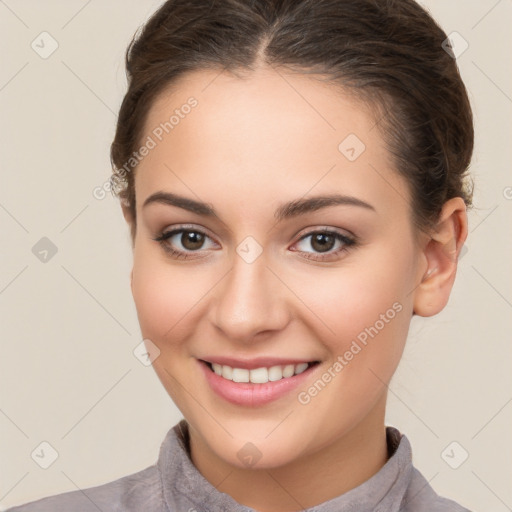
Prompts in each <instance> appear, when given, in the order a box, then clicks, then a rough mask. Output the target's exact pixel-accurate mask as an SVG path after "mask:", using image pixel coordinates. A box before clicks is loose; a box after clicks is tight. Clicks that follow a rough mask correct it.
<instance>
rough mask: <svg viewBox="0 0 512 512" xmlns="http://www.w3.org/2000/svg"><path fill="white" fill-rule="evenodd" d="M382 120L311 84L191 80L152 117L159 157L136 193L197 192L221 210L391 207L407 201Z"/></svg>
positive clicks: (149, 163)
mask: <svg viewBox="0 0 512 512" xmlns="http://www.w3.org/2000/svg"><path fill="white" fill-rule="evenodd" d="M190 105H194V106H190ZM376 116H377V114H376V113H374V112H373V111H372V109H371V107H370V106H369V105H368V104H366V103H364V102H363V101H361V100H359V99H356V98H355V97H354V96H353V95H350V94H347V93H346V92H343V90H342V89H341V88H335V87H334V86H333V85H329V84H327V83H324V82H321V81H320V80H318V79H315V78H313V77H311V76H306V75H300V74H291V73H286V72H285V71H283V70H276V69H269V68H262V69H259V70H257V71H254V72H251V73H247V74H244V75H243V76H241V77H239V76H234V75H232V74H229V73H227V72H225V71H224V72H221V71H218V70H215V71H214V70H207V71H197V72H193V73H189V74H187V75H184V76H183V77H182V78H181V79H180V80H179V81H178V82H176V83H174V84H173V86H172V88H169V89H168V90H167V91H165V92H164V93H162V94H161V95H160V96H159V97H158V98H157V100H156V101H155V102H154V103H153V105H152V106H151V108H150V111H149V113H148V116H147V119H146V123H145V129H144V134H143V137H142V142H144V141H146V140H148V138H151V139H152V141H153V143H154V147H153V148H152V149H151V151H149V153H148V154H147V156H145V157H144V159H143V160H142V161H141V163H140V164H139V166H138V168H137V172H136V191H137V192H136V193H137V196H138V197H140V198H141V199H143V198H144V197H147V196H148V195H149V194H151V193H153V192H155V191H156V190H162V189H168V190H171V191H172V190H178V191H180V192H184V193H188V194H189V195H190V192H193V193H194V195H197V196H198V197H201V198H204V199H205V200H208V202H211V203H214V204H215V203H216V200H215V198H216V197H221V198H222V199H223V200H225V196H226V194H227V193H228V192H229V196H230V197H231V198H232V200H236V199H241V198H247V194H248V191H250V193H251V197H253V198H259V199H261V198H266V199H267V200H270V201H272V200H274V199H276V198H277V197H279V196H280V197H281V199H287V198H283V197H282V196H283V194H287V195H288V196H289V198H291V199H294V198H297V197H301V196H304V195H305V194H307V193H308V191H312V193H313V192H322V193H325V192H333V191H335V192H343V193H350V194H353V195H359V196H360V197H361V198H362V199H367V200H370V199H372V200H373V201H376V200H378V201H380V202H381V203H382V202H384V203H388V204H391V203H392V202H393V201H394V202H396V200H397V194H398V195H401V196H403V197H405V196H406V195H407V191H406V186H405V184H404V183H403V180H402V179H401V178H400V177H399V176H398V174H397V173H396V172H395V171H394V169H393V164H392V161H391V158H390V155H389V152H388V151H387V149H386V147H385V145H384V142H383V139H382V137H381V134H380V132H379V129H378V128H377V127H376ZM152 145H153V144H152ZM187 189H188V190H187Z"/></svg>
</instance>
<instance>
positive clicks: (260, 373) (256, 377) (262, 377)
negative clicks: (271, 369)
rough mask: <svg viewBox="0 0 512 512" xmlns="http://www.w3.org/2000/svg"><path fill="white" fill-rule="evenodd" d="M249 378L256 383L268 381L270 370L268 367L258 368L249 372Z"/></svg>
mask: <svg viewBox="0 0 512 512" xmlns="http://www.w3.org/2000/svg"><path fill="white" fill-rule="evenodd" d="M249 380H250V381H251V382H254V383H255V384H265V382H268V370H267V369H266V368H256V369H255V370H251V371H250V372H249Z"/></svg>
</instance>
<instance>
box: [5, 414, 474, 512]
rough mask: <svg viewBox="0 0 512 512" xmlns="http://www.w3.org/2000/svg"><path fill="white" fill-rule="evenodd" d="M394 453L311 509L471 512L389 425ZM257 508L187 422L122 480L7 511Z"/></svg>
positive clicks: (219, 511) (231, 511) (225, 511)
mask: <svg viewBox="0 0 512 512" xmlns="http://www.w3.org/2000/svg"><path fill="white" fill-rule="evenodd" d="M386 435H387V442H388V451H389V454H390V457H389V459H388V461H387V462H386V464H385V465H384V466H383V467H382V468H381V469H380V470H379V472H378V473H376V474H375V475H374V476H372V477H371V478H370V479H369V480H367V481H366V482H364V483H363V484H361V485H359V486H358V487H356V488H355V489H352V490H350V491H349V492H347V493H345V494H342V495H341V496H338V497H336V498H333V499H332V500H329V501H326V502H324V503H321V504H319V505H316V506H315V507H313V508H310V509H306V510H307V511H309V512H356V511H357V512H370V511H371V512H448V511H450V512H469V511H468V509H466V508H463V507H461V506H460V505H458V504H457V503H455V502H454V501H450V500H447V499H445V498H441V497H439V496H438V495H437V494H436V493H435V491H434V490H433V489H432V487H431V486H430V484H429V483H428V482H427V480H425V478H424V477H423V476H422V475H421V473H420V472H419V471H418V470H417V469H415V468H414V466H413V464H412V454H411V445H410V443H409V441H408V439H407V438H406V437H405V436H404V435H401V434H400V432H399V431H398V430H397V429H395V428H394V427H387V429H386ZM114 511H115V512H255V511H254V509H252V508H249V507H246V506H244V505H240V504H239V503H238V502H236V501H235V500H234V499H233V498H232V497H231V496H229V495H228V494H225V493H222V492H219V491H218V490H217V489H216V488H215V487H214V486H213V485H212V484H210V483H209V482H208V481H207V480H206V479H205V478H204V477H203V476H202V475H201V473H200V472H199V471H198V470H197V468H196V467H195V466H194V464H193V463H192V460H191V459H190V451H189V437H188V425H187V423H186V421H185V420H182V421H181V422H180V423H178V424H177V425H175V426H174V427H173V428H171V429H170V430H169V432H168V433H167V435H166V437H165V439H164V441H163V443H162V445H161V447H160V454H159V457H158V461H157V463H156V464H154V465H153V466H150V467H148V468H146V469H144V470H142V471H139V472H137V473H134V474H132V475H128V476H125V477H123V478H120V479H119V480H115V481H113V482H110V483H107V484H103V485H100V486H97V487H91V488H88V489H84V490H76V491H70V492H66V493H64V494H58V495H55V496H50V497H47V498H42V499H39V500H37V501H32V502H31V503H27V504H25V505H21V506H19V507H14V508H11V509H9V510H8V511H7V512H114Z"/></svg>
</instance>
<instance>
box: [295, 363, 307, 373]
mask: <svg viewBox="0 0 512 512" xmlns="http://www.w3.org/2000/svg"><path fill="white" fill-rule="evenodd" d="M307 367H308V363H300V364H298V365H297V366H296V368H295V374H296V375H298V374H299V373H302V372H303V371H305V370H306V369H307Z"/></svg>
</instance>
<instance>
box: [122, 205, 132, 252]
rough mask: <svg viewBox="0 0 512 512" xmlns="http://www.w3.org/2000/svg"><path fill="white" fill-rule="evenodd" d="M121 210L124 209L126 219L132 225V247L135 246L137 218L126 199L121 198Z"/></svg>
mask: <svg viewBox="0 0 512 512" xmlns="http://www.w3.org/2000/svg"><path fill="white" fill-rule="evenodd" d="M121 210H122V211H123V217H124V220H125V221H126V222H127V224H128V226H129V227H130V236H131V241H132V249H133V248H134V247H135V219H134V218H133V214H132V210H131V208H130V203H129V202H128V201H127V200H126V199H121Z"/></svg>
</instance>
